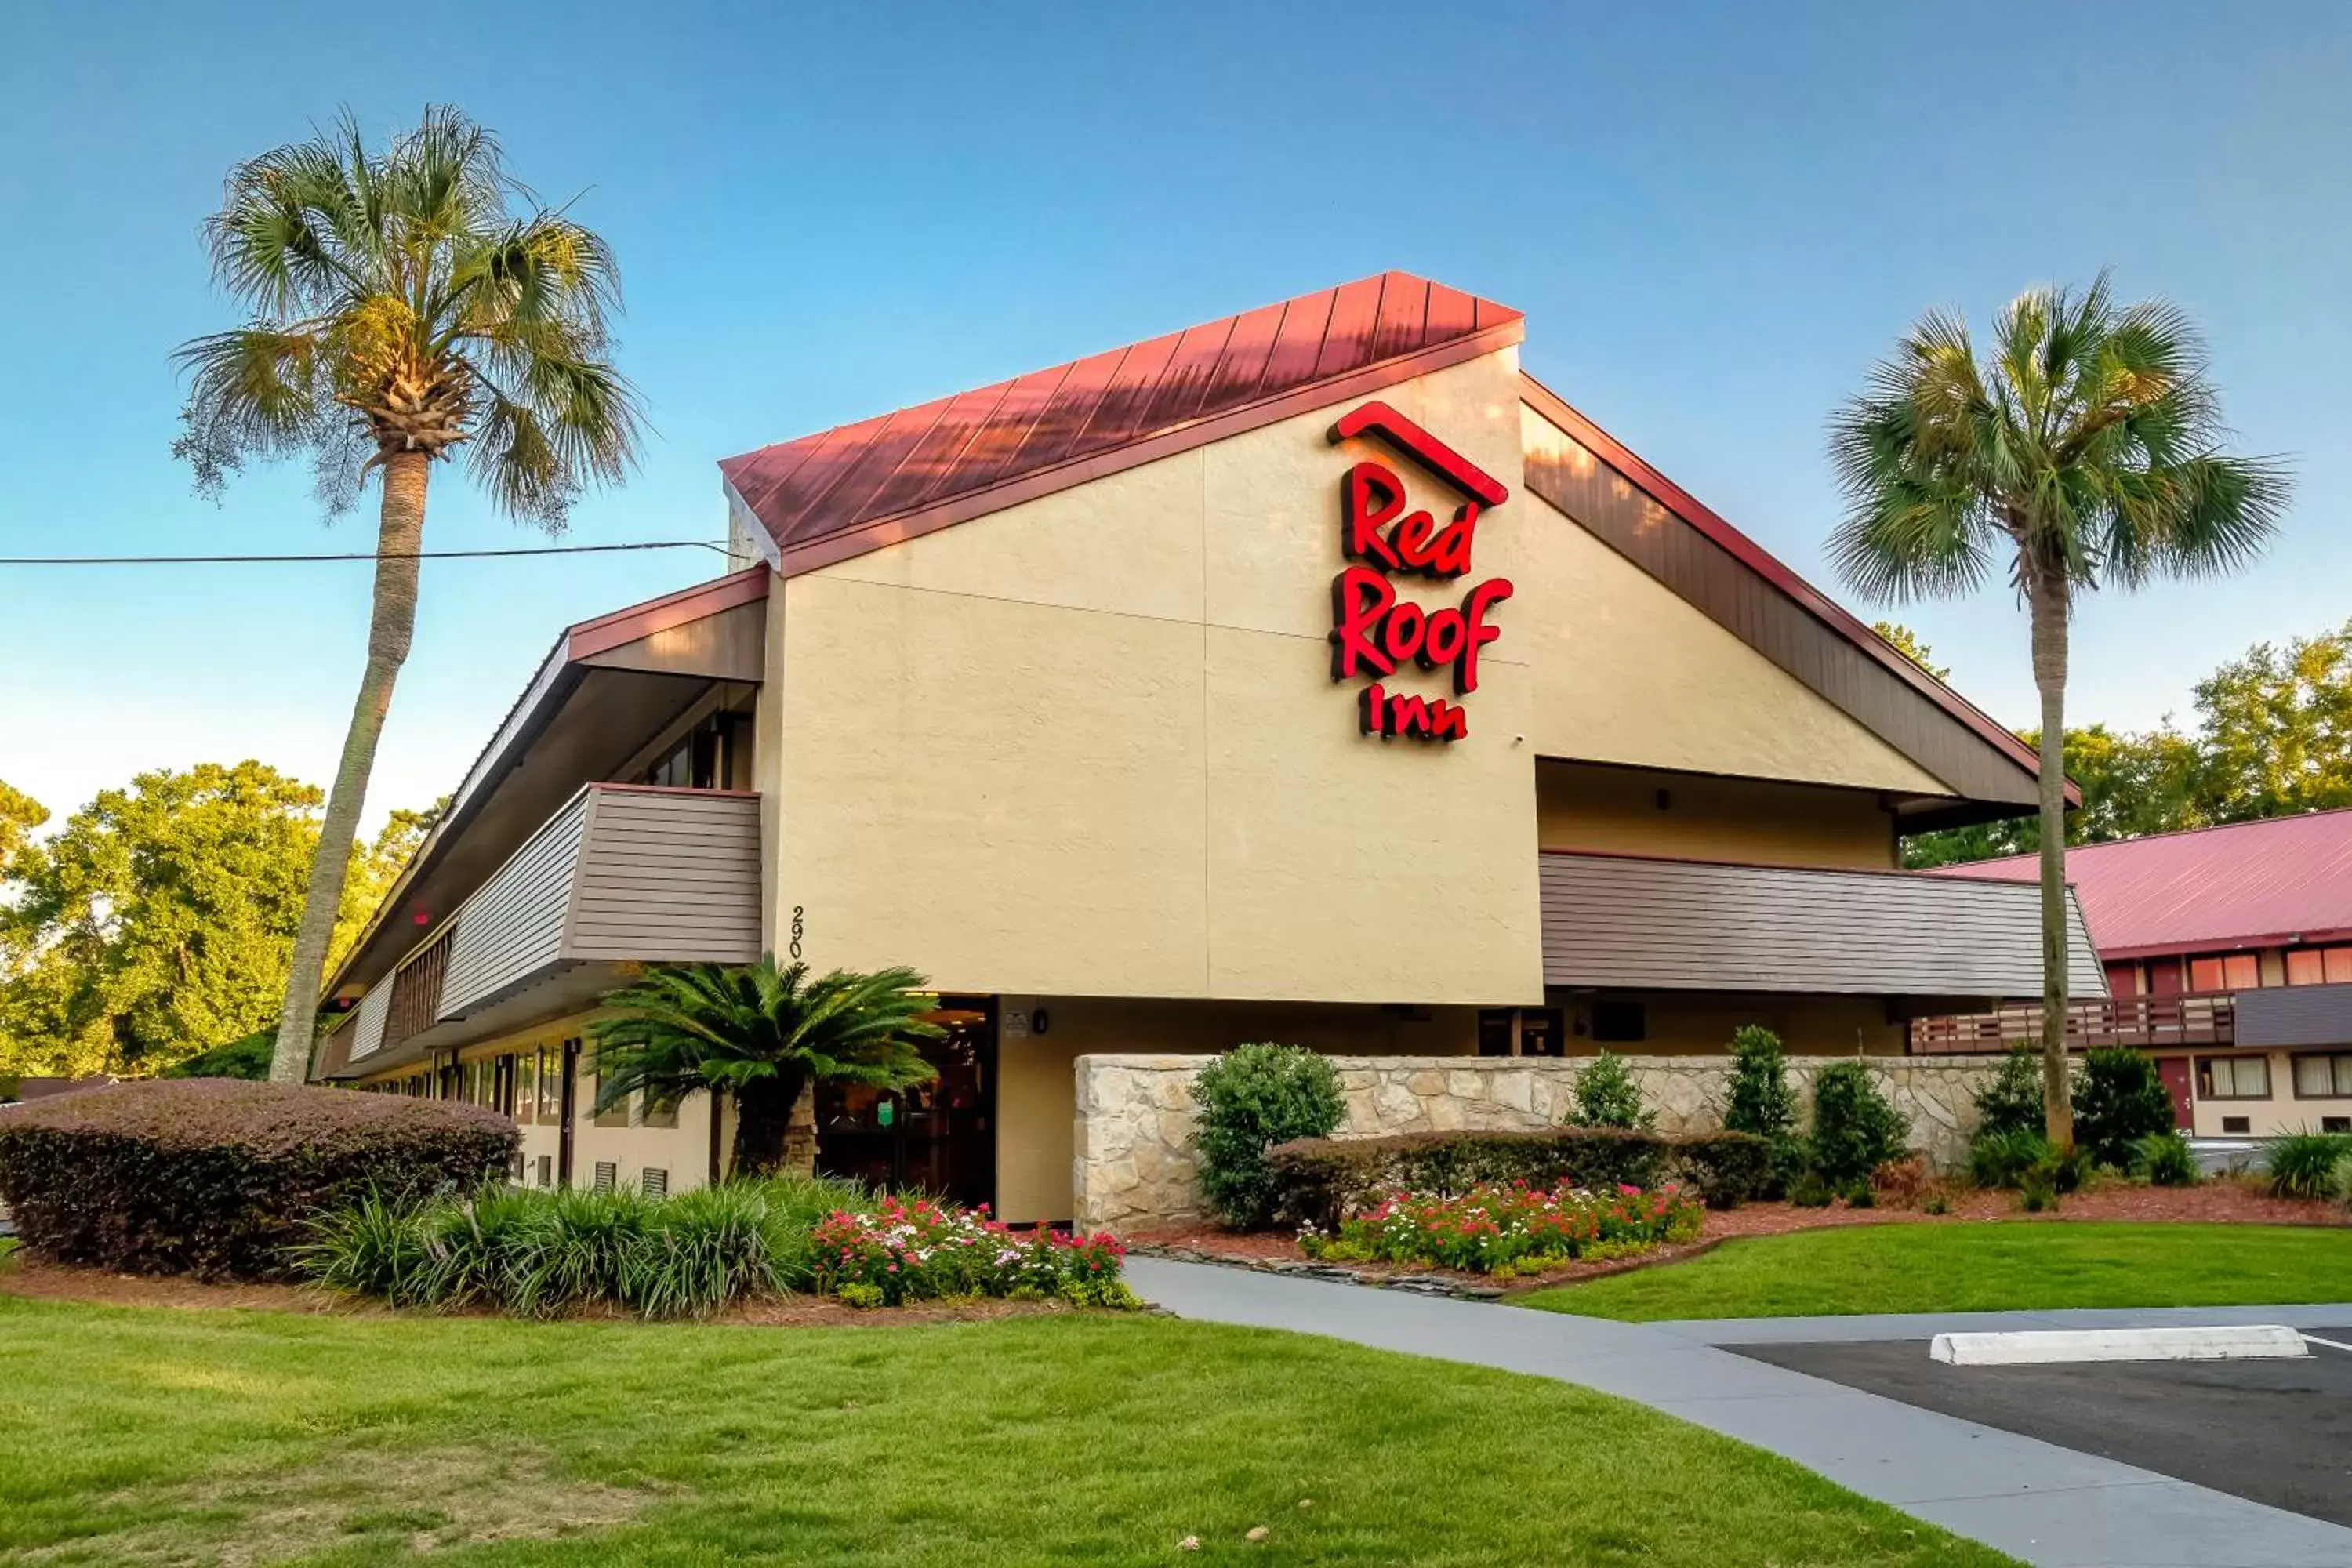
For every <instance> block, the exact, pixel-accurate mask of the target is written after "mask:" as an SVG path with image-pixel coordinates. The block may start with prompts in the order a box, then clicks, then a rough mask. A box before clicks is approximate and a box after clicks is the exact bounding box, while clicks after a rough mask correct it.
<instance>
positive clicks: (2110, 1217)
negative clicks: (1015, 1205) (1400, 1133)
mask: <svg viewBox="0 0 2352 1568" xmlns="http://www.w3.org/2000/svg"><path fill="white" fill-rule="evenodd" d="M1944 1197H1945V1201H1946V1202H1947V1203H1948V1205H1950V1212H1949V1213H1947V1214H1940V1215H1931V1214H1926V1213H1922V1212H1921V1211H1919V1210H1917V1209H1904V1208H1859V1209H1857V1208H1848V1207H1846V1206H1845V1205H1843V1204H1841V1205H1834V1206H1832V1207H1830V1208H1799V1207H1798V1206H1796V1205H1793V1204H1785V1203H1775V1204H1743V1205H1740V1206H1739V1207H1738V1208H1736V1209H1710V1210H1708V1211H1707V1215H1706V1228H1705V1229H1704V1230H1702V1231H1701V1232H1700V1234H1699V1237H1698V1239H1697V1240H1696V1241H1689V1242H1684V1243H1681V1244H1679V1245H1676V1246H1673V1247H1659V1248H1658V1249H1657V1250H1655V1251H1654V1252H1645V1253H1643V1255H1642V1256H1641V1257H1639V1258H1617V1259H1613V1260H1612V1261H1610V1262H1607V1263H1570V1264H1567V1265H1564V1266H1563V1267H1561V1268H1554V1269H1551V1270H1549V1271H1548V1272H1545V1273H1543V1274H1540V1275H1535V1274H1522V1275H1520V1276H1518V1277H1517V1279H1513V1280H1512V1281H1511V1282H1510V1283H1509V1285H1508V1286H1507V1287H1502V1288H1498V1287H1496V1285H1495V1283H1494V1281H1492V1280H1491V1279H1486V1277H1485V1276H1483V1275H1478V1274H1470V1273H1465V1272H1463V1271H1461V1270H1459V1269H1450V1268H1419V1267H1411V1266H1403V1265H1396V1264H1381V1263H1349V1264H1318V1263H1316V1262H1314V1261H1312V1260H1311V1259H1309V1258H1307V1255H1306V1254H1304V1253H1302V1252H1300V1251H1299V1250H1298V1243H1297V1240H1296V1239H1295V1238H1293V1237H1292V1236H1291V1235H1290V1234H1289V1233H1288V1232H1286V1231H1266V1232H1259V1233H1256V1234H1248V1235H1244V1234H1240V1233H1236V1232H1234V1231H1228V1230H1223V1229H1220V1228H1218V1227H1217V1226H1213V1225H1209V1224H1199V1225H1191V1226H1160V1227H1156V1228H1152V1229H1148V1230H1141V1231H1137V1232H1135V1233H1134V1234H1132V1235H1130V1236H1129V1237H1126V1238H1125V1239H1126V1242H1127V1246H1128V1250H1129V1251H1130V1252H1134V1253H1137V1254H1139V1255H1142V1256H1146V1257H1161V1258H1186V1259H1193V1260H1198V1261H1202V1262H1211V1263H1233V1264H1240V1265H1243V1266H1245V1267H1248V1268H1262V1269H1269V1270H1273V1271H1276V1272H1281V1273H1300V1274H1307V1275H1311V1276H1314V1277H1316V1278H1322V1279H1349V1280H1353V1281H1355V1282H1357V1283H1361V1284H1369V1285H1391V1286H1398V1285H1402V1286H1404V1287H1407V1288H1412V1289H1427V1290H1430V1291H1431V1292H1433V1293H1439V1294H1447V1295H1469V1296H1478V1297H1488V1298H1491V1297H1495V1296H1501V1295H1506V1294H1517V1292H1519V1291H1521V1290H1529V1289H1542V1288H1546V1287H1549V1286H1553V1285H1567V1284H1573V1283H1575V1282H1577V1281H1579V1280H1583V1279H1601V1278H1603V1277H1605V1276H1607V1275H1611V1274H1624V1273H1629V1272H1631V1271H1632V1270H1633V1269H1636V1268H1657V1267H1659V1266H1660V1265H1662V1264H1668V1263H1680V1262H1682V1261H1684V1260H1685V1259H1686V1258H1696V1257H1697V1256H1699V1255H1700V1254H1701V1253H1704V1252H1710V1251H1712V1250H1714V1249H1715V1248H1716V1247H1718V1246H1720V1245H1722V1244H1723V1243H1724V1242H1726V1241H1728V1240H1731V1239H1733V1238H1734V1237H1750V1236H1785V1235H1788V1234H1789V1233H1790V1232H1791V1231H1800V1230H1827V1229H1833V1228H1836V1227H1838V1226H1854V1225H1982V1224H1985V1223H1986V1222H1988V1221H1992V1220H2032V1221H2035V1222H2040V1223H2048V1224H2052V1225H2063V1224H2066V1223H2068V1222H2069V1221H2075V1220H2107V1221H2132V1222H2143V1223H2144V1222H2169V1223H2177V1224H2183V1225H2302V1226H2352V1210H2347V1209H2346V1208H2343V1207H2341V1206H2339V1205H2334V1204H2328V1203H2322V1202H2317V1201H2314V1200H2309V1199H2303V1198H2276V1197H2273V1196H2271V1194H2269V1193H2268V1192H2267V1191H2265V1190H2264V1189H2263V1185H2262V1184H2260V1183H2259V1182H2255V1181H2244V1180H2237V1179H2232V1178H2228V1177H2220V1178H2214V1179H2211V1180H2208V1181H2206V1182H2204V1183H2202V1184H2200V1185H2197V1186H2194V1187H2141V1186H2133V1185H2130V1184H2125V1183H2120V1182H2115V1183H2109V1184H2105V1185H2103V1186H2101V1187H2098V1188H2097V1189H2095V1190H2094V1191H2091V1192H2087V1193H2069V1194H2066V1195H2065V1196H2064V1197H2063V1199H2062V1200H2061V1201H2060V1205H2059V1208H2058V1210H2057V1212H2056V1213H2054V1214H2053V1213H2044V1214H2026V1213H2024V1212H2023V1211H2022V1210H2021V1209H2020V1208H2019V1206H2018V1201H2017V1194H2014V1193H2001V1192H1981V1191H1979V1190H1977V1189H1974V1188H1967V1187H1962V1188H1954V1189H1948V1190H1946V1191H1945V1193H1944Z"/></svg>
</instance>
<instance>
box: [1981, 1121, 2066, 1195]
mask: <svg viewBox="0 0 2352 1568" xmlns="http://www.w3.org/2000/svg"><path fill="white" fill-rule="evenodd" d="M2049 1158H2050V1141H2049V1140H2048V1139H2046V1138H2044V1137H2042V1130H2041V1129H2040V1128H2039V1127H2011V1128H2006V1129H2004V1128H1979V1129H1978V1131H1977V1135H1976V1136H1975V1137H1974V1138H1972V1139H1970V1140H1969V1181H1971V1182H1973V1183H1975V1184H1977V1185H1978V1186H1979V1187H1988V1188H1990V1187H2013V1186H2016V1185H2017V1184H2018V1183H2019V1182H2020V1181H2021V1179H2022V1178H2023V1177H2024V1175H2025V1173H2026V1172H2028V1171H2030V1170H2032V1169H2033V1168H2034V1167H2035V1166H2036V1165H2039V1164H2042V1163H2044V1162H2045V1161H2047V1160H2048V1159H2049Z"/></svg>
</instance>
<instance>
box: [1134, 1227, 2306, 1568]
mask: <svg viewBox="0 0 2352 1568" xmlns="http://www.w3.org/2000/svg"><path fill="white" fill-rule="evenodd" d="M1128 1271H1129V1279H1130V1280H1131V1281H1132V1283H1133V1284H1134V1286H1135V1289H1137V1290H1138V1291H1139V1292H1140V1293H1141V1294H1142V1295H1143V1296H1144V1297H1145V1298H1146V1299H1147V1300H1152V1301H1156V1302H1159V1303H1160V1305H1162V1306H1164V1307H1166V1308H1168V1309H1169V1310H1171V1311H1174V1312H1176V1313H1178V1314H1179V1315H1181V1316H1183V1317H1188V1318H1198V1319H1202V1320H1205V1321H1215V1322H1226V1323H1240V1324H1249V1325H1254V1326H1256V1327H1261V1328H1272V1329H1287V1330H1291V1331H1296V1332H1299V1333H1311V1334H1324V1335H1328V1336H1330V1337H1332V1338H1335V1339H1342V1340H1349V1341H1352V1342H1355V1343H1358V1344H1363V1345H1370V1346H1373V1347H1375V1348H1377V1349H1381V1350H1392V1351H1403V1352H1411V1353H1413V1354H1418V1355H1427V1356H1434V1357H1438V1358H1440V1359H1442V1360H1447V1361H1459V1362H1467V1363H1474V1364H1476V1365H1480V1366H1492V1367H1499V1368H1501V1369H1502V1370H1504V1371H1507V1372H1518V1373H1531V1374H1533V1375H1535V1376H1538V1377H1555V1378H1559V1379H1560V1380H1561V1381H1563V1382H1567V1383H1576V1384H1583V1385H1585V1386H1587V1387H1590V1388H1596V1389H1599V1390H1601V1392H1602V1393H1605V1394H1619V1395H1622V1397H1625V1398H1628V1399H1632V1400H1635V1401H1637V1402H1639V1403H1641V1404H1643V1405H1649V1406H1651V1407H1652V1408H1653V1409H1656V1410H1661V1411H1664V1412H1665V1413H1666V1414H1668V1415H1675V1416H1679V1417H1681V1418H1682V1419H1684V1420H1685V1421H1690V1422H1693V1423H1696V1425H1698V1426H1705V1427H1707V1428H1709V1429H1710V1430H1713V1431H1717V1432H1720V1433H1723V1434H1724V1435H1725V1436H1731V1437H1737V1438H1738V1439H1740V1440H1741V1441H1743V1442H1747V1443H1752V1444H1754V1445H1756V1446H1757V1447H1762V1448H1767V1449H1769V1450H1771V1451H1772V1452H1774V1453H1777V1454H1780V1455H1782V1456H1784V1457H1786V1458H1790V1459H1793V1460H1795V1461H1796V1462H1797V1463H1799V1464H1801V1465H1804V1466H1806V1467H1807V1468H1811V1469H1813V1470H1817V1471H1819V1472H1821V1473H1822V1475H1825V1476H1827V1477H1828V1478H1829V1479H1832V1480H1833V1481H1836V1482H1837V1483H1838V1484H1840V1485H1841V1486H1844V1487H1847V1488H1850V1489H1853V1490H1854V1491H1857V1492H1860V1493H1861V1494H1863V1495H1864V1497H1870V1498H1875V1499H1877V1500H1879V1501H1881V1502H1885V1503H1891V1504H1893V1505H1894V1506H1895V1507H1897V1508H1900V1509H1903V1510H1906V1511H1908V1512H1910V1513H1912V1514H1915V1515H1916V1516H1917V1517H1919V1518H1921V1519H1925V1520H1928V1521H1932V1522H1934V1523H1937V1524H1940V1525H1942V1526H1944V1527H1945V1528H1946V1529H1948V1530H1952V1531H1958V1533H1959V1534H1962V1535H1966V1536H1970V1537H1973V1538H1974V1539H1976V1540H1978V1541H1981V1542H1985V1543H1986V1544H1988V1545H1990V1546H1993V1547H1997V1548H1998V1549H2000V1551H2003V1552H2009V1553H2010V1554H2011V1556H2014V1557H2019V1558H2022V1559H2023V1560H2025V1561H2026V1562H2029V1563H2042V1564H2047V1565H2049V1568H2346V1565H2347V1564H2352V1530H2347V1529H2345V1528H2343V1527H2341V1526H2338V1525H2335V1524H2329V1523H2326V1522H2324V1521H2319V1520H2315V1519H2309V1518H2305V1517H2304V1516H2302V1515H2300V1514H2295V1513H2290V1512H2287V1511H2285V1510H2281V1509H2276V1508H2272V1507H2268V1506H2266V1505H2264V1504H2263V1503H2259V1502H2255V1501H2252V1500H2248V1499H2245V1498H2241V1497H2233V1496H2231V1495H2230V1494H2229V1493H2227V1492H2224V1491H2219V1490H2215V1489H2211V1488H2208V1487H2203V1486H2199V1485H2195V1484H2193V1483H2190V1482H2188V1481H2183V1480H2178V1479H2173V1478H2171V1477H2169V1476H2165V1475H2160V1474H2158V1473H2156V1472H2155V1471H2153V1470H2149V1469H2145V1468H2140V1467H2138V1466H2137V1465H2132V1464H2126V1463H2124V1462H2122V1461H2120V1460H2117V1459H2113V1458H2103V1457H2101V1456H2099V1455H2095V1454H2086V1453H2082V1452H2078V1451H2076V1450H2074V1449H2072V1448H2067V1447H2060V1446H2058V1445H2057V1444H2054V1443H2050V1442H2044V1441H2042V1440H2041V1439H2039V1438H2036V1437H2032V1436H2023V1435H2021V1434H2017V1433H2012V1432H2007V1431H2003V1430H2001V1429H2000V1428H1999V1427H1997V1426H1990V1425H1986V1424H1982V1423H1979V1422H1976V1421H1970V1420H1965V1419H1961V1418H1958V1417H1955V1416H1952V1415H1943V1414H1940V1413H1938V1412H1937V1411H1933V1410H1927V1409H1921V1408H1918V1407H1917V1406H1915V1405H1907V1404H1904V1403H1902V1402H1900V1401H1897V1400H1894V1399H1889V1398H1886V1397H1885V1396H1884V1395H1882V1394H1874V1393H1870V1392H1867V1391H1864V1390H1862V1389H1857V1388H1848V1387H1843V1386H1841V1385H1839V1384H1836V1383H1833V1382H1830V1381H1827V1380H1824V1379H1822V1378H1819V1377H1814V1376H1811V1375H1808V1374H1806V1373H1800V1372H1795V1371H1791V1370H1790V1369H1788V1368H1786V1367H1781V1366H1775V1365H1772V1364H1770V1363H1767V1362H1764V1361H1759V1360H1757V1359H1754V1358H1752V1357H1750V1356H1747V1355H1741V1354H1736V1353H1734V1352H1730V1351H1727V1350H1723V1349H1720V1348H1717V1345H1715V1344H1713V1343H1709V1342H1706V1338H1707V1336H1706V1332H1705V1331H1706V1330H1707V1329H1709V1328H1710V1327H1721V1326H1722V1325H1706V1324H1676V1325H1671V1326H1658V1325H1643V1324H1634V1323H1613V1322H1607V1321H1601V1320H1599V1319H1592V1318H1572V1317H1566V1316H1562V1315H1559V1314H1557V1313H1551V1312H1536V1311H1528V1310H1522V1309H1519V1308H1516V1307H1503V1306H1486V1305H1479V1304H1475V1303H1471V1302H1465V1301H1450V1300H1433V1299H1429V1298H1425V1297H1418V1296H1412V1295H1408V1294H1405V1293H1404V1292H1402V1291H1395V1290H1376V1289H1366V1288H1363V1287H1361V1286H1353V1285H1335V1284H1326V1283H1323V1282H1321V1281H1318V1280H1310V1279H1292V1278H1286V1277H1283V1276H1279V1275H1273V1274H1260V1273H1256V1272H1254V1271H1251V1270H1246V1269H1239V1268H1218V1267H1214V1266H1212V1265H1207V1264H1197V1263H1172V1262H1169V1261H1167V1260H1165V1259H1162V1258H1130V1259H1129V1260H1128ZM2330 1312H2331V1313H2332V1314H2334V1315H2336V1316H2335V1317H2331V1318H2308V1317H2306V1318H2304V1319H2302V1320H2300V1321H2305V1322H2320V1321H2337V1320H2338V1319H2339V1318H2341V1317H2352V1309H2347V1308H2343V1307H2338V1308H2335V1309H2330ZM2102 1316H2103V1317H2104V1318H2105V1319H2106V1320H2108V1321H2114V1320H2116V1319H2117V1318H2119V1317H2128V1316H2129V1314H2115V1313H2108V1314H2102ZM2151 1316H2155V1315H2153V1314H2151ZM1814 1321H1820V1320H1814ZM2273 1321H2298V1320H2297V1319H2295V1318H2293V1317H2286V1318H2280V1319H2275V1320H2273ZM1906 1326H1908V1327H1910V1328H1911V1330H1912V1331H1913V1332H1915V1333H1918V1332H1933V1331H1935V1329H1936V1327H1942V1326H1949V1327H1967V1326H1970V1325H1969V1323H1968V1322H1967V1321H1966V1320H1965V1318H1956V1319H1954V1320H1952V1321H1948V1323H1944V1324H1934V1325H1931V1324H1929V1323H1927V1322H1923V1321H1919V1320H1908V1321H1906ZM2037 1326H2041V1327H2048V1326H2050V1323H2049V1321H2046V1319H2045V1321H2041V1322H2040V1323H2038V1324H2037ZM1735 1337H1736V1335H1735Z"/></svg>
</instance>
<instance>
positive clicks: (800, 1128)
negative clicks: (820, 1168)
mask: <svg viewBox="0 0 2352 1568" xmlns="http://www.w3.org/2000/svg"><path fill="white" fill-rule="evenodd" d="M782 1169H783V1172H784V1173H785V1174H786V1175H790V1176H814V1175H815V1174H816V1079H814V1078H812V1079H805V1080H803V1083H802V1084H801V1091H800V1093H799V1095H798V1096H797V1097H795V1098H794V1099H793V1113H792V1116H791V1117H790V1118H789V1119H788V1120H787V1121H785V1123H784V1163H783V1166H782Z"/></svg>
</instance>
